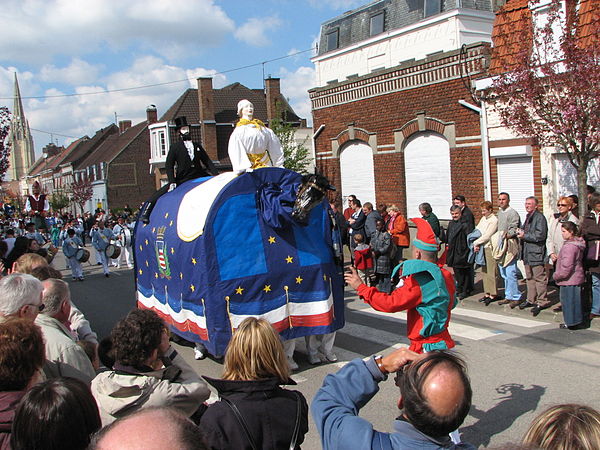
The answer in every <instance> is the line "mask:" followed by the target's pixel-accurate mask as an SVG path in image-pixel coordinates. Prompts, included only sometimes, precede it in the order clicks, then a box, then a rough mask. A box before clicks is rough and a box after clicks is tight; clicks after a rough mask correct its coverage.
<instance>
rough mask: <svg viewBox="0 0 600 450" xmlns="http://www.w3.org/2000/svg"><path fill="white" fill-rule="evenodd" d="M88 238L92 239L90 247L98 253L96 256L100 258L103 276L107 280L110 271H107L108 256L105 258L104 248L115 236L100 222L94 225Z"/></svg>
mask: <svg viewBox="0 0 600 450" xmlns="http://www.w3.org/2000/svg"><path fill="white" fill-rule="evenodd" d="M90 237H91V238H92V246H93V247H94V248H95V249H96V252H98V256H99V257H100V262H101V263H102V269H103V271H104V276H105V277H106V278H108V277H109V276H110V271H109V270H108V256H106V247H108V246H109V244H110V240H111V239H114V237H115V236H114V234H113V232H112V230H111V229H109V228H106V227H105V226H104V221H103V220H100V221H99V222H98V223H97V224H96V225H94V228H92V231H91V232H90Z"/></svg>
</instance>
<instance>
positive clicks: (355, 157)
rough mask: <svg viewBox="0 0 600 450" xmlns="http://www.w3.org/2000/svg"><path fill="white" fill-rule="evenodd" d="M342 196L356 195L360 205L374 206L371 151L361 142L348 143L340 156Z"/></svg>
mask: <svg viewBox="0 0 600 450" xmlns="http://www.w3.org/2000/svg"><path fill="white" fill-rule="evenodd" d="M340 170H341V178H342V195H343V196H344V197H347V196H348V195H350V194H354V195H356V198H358V199H359V200H360V201H361V203H365V202H371V203H373V205H375V175H374V171H373V150H371V147H369V146H368V145H367V144H365V143H362V142H350V143H348V144H347V145H346V146H345V147H344V148H343V149H342V152H341V154H340Z"/></svg>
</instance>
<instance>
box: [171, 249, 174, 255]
mask: <svg viewBox="0 0 600 450" xmlns="http://www.w3.org/2000/svg"><path fill="white" fill-rule="evenodd" d="M174 254H175V249H174V248H173V247H171V255H174Z"/></svg>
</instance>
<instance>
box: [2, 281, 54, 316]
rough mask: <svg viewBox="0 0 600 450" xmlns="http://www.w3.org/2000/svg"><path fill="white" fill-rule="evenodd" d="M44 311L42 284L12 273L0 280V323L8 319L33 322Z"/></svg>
mask: <svg viewBox="0 0 600 450" xmlns="http://www.w3.org/2000/svg"><path fill="white" fill-rule="evenodd" d="M43 309H44V303H43V301H42V283H41V282H40V281H39V280H38V279H37V278H35V277H33V276H31V275H27V274H24V273H13V274H11V275H8V276H6V277H4V278H2V279H1V280H0V322H4V321H5V320H8V319H9V318H13V317H14V318H22V319H27V320H30V321H32V322H33V321H34V320H35V318H36V317H37V315H38V314H39V312H40V311H42V310H43Z"/></svg>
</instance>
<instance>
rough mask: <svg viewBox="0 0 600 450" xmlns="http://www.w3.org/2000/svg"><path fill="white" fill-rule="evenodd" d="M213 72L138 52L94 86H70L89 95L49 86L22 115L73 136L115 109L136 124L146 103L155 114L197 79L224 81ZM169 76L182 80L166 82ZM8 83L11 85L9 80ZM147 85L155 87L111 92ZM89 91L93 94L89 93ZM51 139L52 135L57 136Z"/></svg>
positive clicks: (89, 131) (40, 139) (107, 119)
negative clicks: (128, 63)
mask: <svg viewBox="0 0 600 450" xmlns="http://www.w3.org/2000/svg"><path fill="white" fill-rule="evenodd" d="M215 73H216V71H215V70H214V69H207V68H202V67H197V68H189V69H186V68H183V67H179V66H175V65H171V64H167V63H165V61H164V60H163V59H161V58H158V57H155V56H142V57H139V58H137V59H136V60H134V61H133V62H132V64H131V66H130V67H128V68H127V69H126V70H123V71H120V72H115V73H112V74H110V75H109V76H107V77H105V78H103V79H100V80H95V81H94V82H93V84H81V85H79V86H77V87H75V88H74V90H73V92H75V93H81V94H88V95H81V96H71V97H51V96H55V95H60V94H64V92H61V91H59V90H57V89H48V90H47V91H46V92H44V93H43V94H44V95H46V96H49V97H47V98H44V99H29V100H26V101H24V108H25V114H26V116H27V118H28V120H29V123H30V126H31V127H32V128H36V129H39V130H44V131H51V132H55V133H59V134H65V135H69V136H75V137H81V136H83V135H88V136H93V134H94V133H95V132H96V131H97V130H99V129H100V128H103V127H106V126H107V125H109V124H110V123H113V122H114V120H115V113H116V114H117V116H118V120H131V121H132V122H133V123H134V124H136V123H138V122H140V121H142V120H145V118H146V107H147V106H148V105H150V104H154V105H156V106H157V109H158V115H159V117H160V116H161V115H162V114H164V113H165V111H166V110H167V109H168V108H169V107H170V106H171V105H172V104H173V102H174V101H175V100H176V99H177V98H178V97H179V96H180V95H181V94H183V92H184V91H185V90H186V89H188V88H189V87H194V88H195V87H196V80H195V78H196V77H199V76H213V77H214V81H213V84H214V86H215V87H222V86H224V85H225V84H227V79H226V77H225V76H224V75H220V74H217V75H215ZM19 77H21V75H19ZM3 78H5V77H3V76H2V71H0V83H2V80H3ZM188 79H190V80H189V81H188ZM174 80H183V81H181V82H179V83H170V82H172V81H174ZM19 81H21V78H19ZM162 83H166V84H162ZM10 85H11V86H12V81H11V82H10ZM147 85H158V86H152V87H148V88H142V89H134V90H123V91H114V90H118V89H123V88H129V87H135V86H147ZM0 86H1V84H0ZM108 91H114V92H108ZM11 93H12V91H11ZM90 93H98V94H95V95H94V94H92V95H89V94H90ZM54 137H55V138H57V136H56V135H55V136H54ZM34 138H35V146H36V149H37V153H38V154H39V153H40V152H41V148H42V147H44V146H45V145H46V144H47V143H48V142H49V141H50V136H48V135H46V134H40V133H36V134H34ZM58 139H59V144H63V143H68V142H70V141H72V139H64V138H61V137H58Z"/></svg>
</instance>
